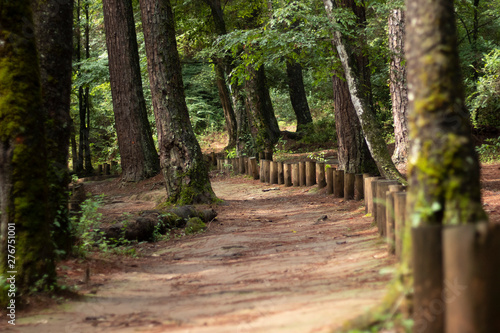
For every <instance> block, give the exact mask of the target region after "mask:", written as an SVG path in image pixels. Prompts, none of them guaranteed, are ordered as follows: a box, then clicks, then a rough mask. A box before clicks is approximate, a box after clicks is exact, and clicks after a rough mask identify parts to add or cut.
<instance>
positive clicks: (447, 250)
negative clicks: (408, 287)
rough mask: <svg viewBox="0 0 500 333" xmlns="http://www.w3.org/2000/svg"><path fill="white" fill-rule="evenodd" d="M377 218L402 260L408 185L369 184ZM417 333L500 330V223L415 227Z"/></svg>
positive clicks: (369, 203)
mask: <svg viewBox="0 0 500 333" xmlns="http://www.w3.org/2000/svg"><path fill="white" fill-rule="evenodd" d="M364 185H365V186H364V191H365V207H366V212H367V213H369V214H372V216H373V218H374V221H375V223H376V225H377V227H378V230H379V234H380V235H381V236H382V237H384V238H385V239H386V240H387V243H388V245H389V246H388V249H389V252H390V253H395V254H396V256H398V258H401V255H402V252H403V246H404V237H403V236H404V234H405V232H404V229H405V225H406V223H409V221H407V220H406V219H407V218H408V217H407V215H406V187H405V186H402V185H400V184H398V183H397V182H396V181H393V180H386V179H383V178H382V177H367V178H365V180H364ZM411 242H412V263H411V264H412V270H413V279H414V295H413V308H414V317H413V319H414V327H413V331H414V332H421V333H466V332H485V333H486V332H500V315H499V314H500V225H494V224H488V223H478V224H466V225H459V226H443V225H436V226H419V227H416V228H411Z"/></svg>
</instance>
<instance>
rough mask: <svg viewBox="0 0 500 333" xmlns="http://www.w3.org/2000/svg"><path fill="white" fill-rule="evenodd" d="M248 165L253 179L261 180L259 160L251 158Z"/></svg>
mask: <svg viewBox="0 0 500 333" xmlns="http://www.w3.org/2000/svg"><path fill="white" fill-rule="evenodd" d="M248 165H249V169H250V172H251V174H250V175H251V176H252V177H253V179H255V180H257V179H259V170H258V168H257V159H256V158H255V157H250V158H249V159H248Z"/></svg>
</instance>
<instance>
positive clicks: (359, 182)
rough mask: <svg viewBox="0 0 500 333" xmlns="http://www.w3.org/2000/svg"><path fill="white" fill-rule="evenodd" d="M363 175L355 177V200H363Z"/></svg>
mask: <svg viewBox="0 0 500 333" xmlns="http://www.w3.org/2000/svg"><path fill="white" fill-rule="evenodd" d="M363 179H364V178H363V174H362V173H361V174H356V175H354V200H357V201H359V200H363V198H364V197H365V193H364V180H363Z"/></svg>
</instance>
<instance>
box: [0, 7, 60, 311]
mask: <svg viewBox="0 0 500 333" xmlns="http://www.w3.org/2000/svg"><path fill="white" fill-rule="evenodd" d="M0 22H1V26H2V29H1V30H0V68H1V69H2V75H0V231H1V233H0V243H1V244H0V274H1V276H2V277H6V278H7V277H11V276H13V275H14V277H15V286H16V298H14V300H15V301H16V304H17V303H18V302H21V300H22V296H23V295H25V294H27V293H28V292H30V291H31V290H33V289H34V288H37V287H38V288H47V287H48V286H53V284H54V283H55V278H56V273H55V265H54V247H53V243H52V239H51V235H50V223H49V221H48V214H47V201H48V195H47V194H48V182H47V154H46V146H45V125H44V123H45V116H44V112H43V109H42V98H41V88H40V72H39V66H38V54H37V50H36V46H35V40H34V38H33V30H32V27H33V21H32V11H31V6H30V0H18V1H3V2H2V4H1V6H0ZM8 256H9V257H8ZM9 271H15V272H17V273H7V272H9ZM8 281H9V282H10V280H8ZM7 301H8V295H7V292H5V290H4V292H2V293H0V303H1V304H3V305H5V304H6V302H7Z"/></svg>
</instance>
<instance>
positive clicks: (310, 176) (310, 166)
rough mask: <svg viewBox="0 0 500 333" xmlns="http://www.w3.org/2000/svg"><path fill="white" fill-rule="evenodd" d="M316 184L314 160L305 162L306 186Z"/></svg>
mask: <svg viewBox="0 0 500 333" xmlns="http://www.w3.org/2000/svg"><path fill="white" fill-rule="evenodd" d="M315 184H316V162H313V161H307V162H306V186H313V185H315Z"/></svg>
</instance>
